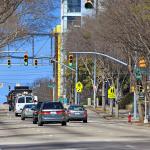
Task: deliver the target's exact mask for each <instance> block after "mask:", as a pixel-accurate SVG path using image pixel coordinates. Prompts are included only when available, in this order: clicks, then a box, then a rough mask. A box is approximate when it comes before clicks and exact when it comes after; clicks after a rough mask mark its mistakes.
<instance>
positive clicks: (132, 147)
mask: <svg viewBox="0 0 150 150" xmlns="http://www.w3.org/2000/svg"><path fill="white" fill-rule="evenodd" d="M126 147H127V148H130V149H136V147H135V146H133V145H126Z"/></svg>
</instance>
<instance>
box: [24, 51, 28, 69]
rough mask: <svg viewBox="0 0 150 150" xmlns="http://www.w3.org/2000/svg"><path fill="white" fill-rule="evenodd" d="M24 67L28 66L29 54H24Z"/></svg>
mask: <svg viewBox="0 0 150 150" xmlns="http://www.w3.org/2000/svg"><path fill="white" fill-rule="evenodd" d="M24 65H25V66H28V54H24Z"/></svg>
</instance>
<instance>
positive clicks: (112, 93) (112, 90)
mask: <svg viewBox="0 0 150 150" xmlns="http://www.w3.org/2000/svg"><path fill="white" fill-rule="evenodd" d="M108 98H109V99H115V98H116V91H115V87H113V86H111V87H110V88H109V89H108Z"/></svg>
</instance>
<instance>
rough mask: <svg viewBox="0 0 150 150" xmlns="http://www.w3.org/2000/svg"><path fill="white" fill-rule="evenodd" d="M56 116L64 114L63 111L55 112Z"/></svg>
mask: <svg viewBox="0 0 150 150" xmlns="http://www.w3.org/2000/svg"><path fill="white" fill-rule="evenodd" d="M56 113H57V114H58V115H61V114H65V111H64V110H61V111H57V112H56Z"/></svg>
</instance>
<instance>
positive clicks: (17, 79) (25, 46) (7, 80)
mask: <svg viewBox="0 0 150 150" xmlns="http://www.w3.org/2000/svg"><path fill="white" fill-rule="evenodd" d="M55 14H56V15H57V16H58V15H59V16H60V10H57V11H56V12H55ZM59 23H60V19H59V20H58V21H57V23H56V22H55V23H53V27H55V26H56V25H57V24H59ZM53 48H54V46H53ZM8 49H9V50H10V51H14V50H15V51H19V52H20V51H26V52H28V55H29V56H31V54H32V44H31V40H30V41H29V40H23V41H20V42H17V43H12V44H10V45H9V48H8V46H7V47H6V48H5V50H8ZM34 51H35V55H36V56H37V57H44V56H50V55H51V39H50V38H49V37H47V36H45V37H35V47H34ZM52 53H53V56H54V49H53V50H52ZM11 54H12V53H10V55H11ZM5 55H6V54H5ZM12 55H13V56H24V53H13V54H12ZM11 62H12V65H11V67H8V66H7V65H6V64H7V58H5V59H1V60H0V83H3V87H2V88H0V103H3V102H5V101H7V99H6V95H7V94H8V92H9V88H8V86H9V85H10V86H11V89H13V88H14V86H15V85H16V84H17V83H19V84H21V85H29V86H32V83H33V82H34V81H35V80H36V79H39V78H49V79H52V75H53V66H52V64H51V63H49V62H48V61H46V60H43V61H42V60H39V61H38V63H40V64H43V66H38V67H34V66H30V65H29V66H24V65H23V64H24V60H23V59H21V60H16V59H11ZM13 63H17V65H13ZM45 64H47V65H45Z"/></svg>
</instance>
